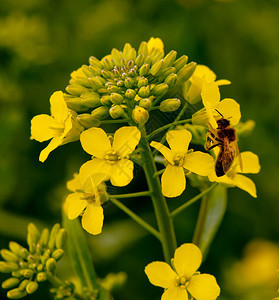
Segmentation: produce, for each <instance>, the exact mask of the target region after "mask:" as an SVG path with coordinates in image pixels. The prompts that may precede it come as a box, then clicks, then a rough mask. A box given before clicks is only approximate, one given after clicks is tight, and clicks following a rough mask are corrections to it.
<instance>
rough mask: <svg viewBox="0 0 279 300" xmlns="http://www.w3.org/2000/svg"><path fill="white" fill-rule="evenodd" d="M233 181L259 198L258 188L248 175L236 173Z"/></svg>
mask: <svg viewBox="0 0 279 300" xmlns="http://www.w3.org/2000/svg"><path fill="white" fill-rule="evenodd" d="M232 181H233V183H234V185H235V186H237V187H239V188H240V189H242V190H244V191H246V192H247V193H249V194H250V195H251V196H252V197H254V198H257V190H256V186H255V183H254V182H253V181H252V180H251V179H250V178H248V177H246V176H244V175H240V174H236V175H235V176H234V177H233V178H232Z"/></svg>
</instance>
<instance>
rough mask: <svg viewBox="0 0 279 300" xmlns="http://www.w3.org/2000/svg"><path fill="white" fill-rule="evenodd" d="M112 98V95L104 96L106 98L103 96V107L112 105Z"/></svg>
mask: <svg viewBox="0 0 279 300" xmlns="http://www.w3.org/2000/svg"><path fill="white" fill-rule="evenodd" d="M110 100H111V98H110V95H104V96H102V98H101V103H102V104H103V105H110V104H111V101H110Z"/></svg>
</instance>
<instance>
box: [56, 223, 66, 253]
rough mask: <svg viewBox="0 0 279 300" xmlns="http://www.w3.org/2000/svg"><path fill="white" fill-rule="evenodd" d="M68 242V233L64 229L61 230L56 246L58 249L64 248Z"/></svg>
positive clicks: (57, 236)
mask: <svg viewBox="0 0 279 300" xmlns="http://www.w3.org/2000/svg"><path fill="white" fill-rule="evenodd" d="M66 241H67V232H66V230H65V229H64V228H61V229H59V231H58V233H57V235H56V239H55V246H56V248H57V249H60V248H63V246H64V245H65V243H66Z"/></svg>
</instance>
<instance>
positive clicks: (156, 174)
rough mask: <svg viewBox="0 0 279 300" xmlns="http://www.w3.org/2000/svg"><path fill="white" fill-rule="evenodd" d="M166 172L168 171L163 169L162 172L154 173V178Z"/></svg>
mask: <svg viewBox="0 0 279 300" xmlns="http://www.w3.org/2000/svg"><path fill="white" fill-rule="evenodd" d="M165 170H166V169H162V170H160V171H158V172H156V173H154V175H153V176H154V177H155V176H160V175H161V174H163V173H164V172H165Z"/></svg>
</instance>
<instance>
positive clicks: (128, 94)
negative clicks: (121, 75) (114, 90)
mask: <svg viewBox="0 0 279 300" xmlns="http://www.w3.org/2000/svg"><path fill="white" fill-rule="evenodd" d="M136 94H137V93H136V91H135V90H132V89H128V90H127V91H126V93H125V97H126V98H128V99H129V100H133V99H134V98H135V97H136Z"/></svg>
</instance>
